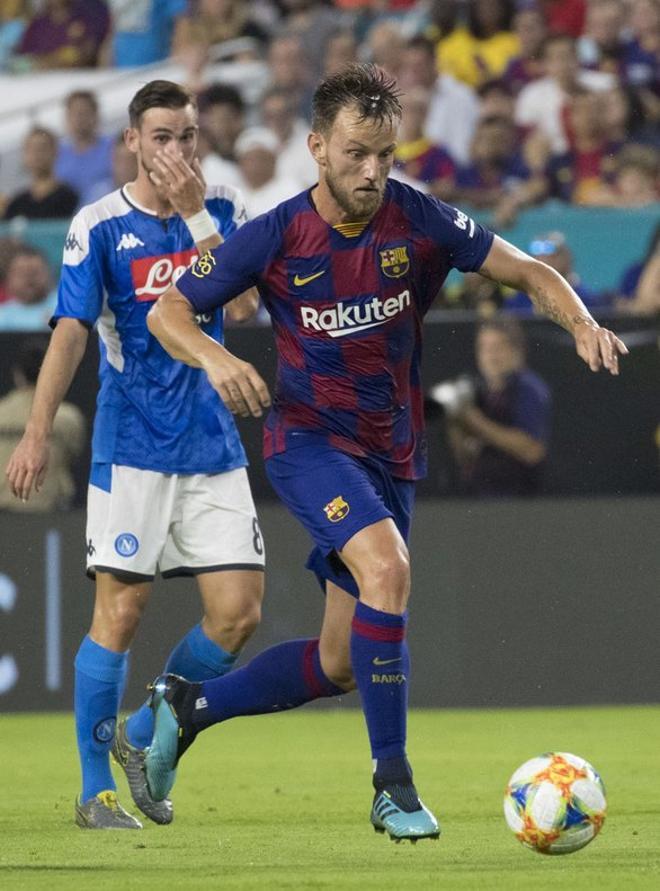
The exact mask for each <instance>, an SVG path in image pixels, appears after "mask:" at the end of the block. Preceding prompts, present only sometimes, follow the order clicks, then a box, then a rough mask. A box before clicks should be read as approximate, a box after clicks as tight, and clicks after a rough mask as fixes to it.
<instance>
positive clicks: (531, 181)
mask: <svg viewBox="0 0 660 891" xmlns="http://www.w3.org/2000/svg"><path fill="white" fill-rule="evenodd" d="M0 20H1V21H0V66H1V67H2V68H4V71H5V73H14V74H16V75H19V74H21V73H24V72H34V71H41V70H44V69H66V68H69V69H75V68H81V67H84V68H89V67H104V66H107V67H116V68H123V67H131V66H145V65H151V66H154V65H156V64H157V63H159V62H163V60H168V59H174V60H176V62H177V63H178V64H179V65H180V66H181V68H182V70H183V72H184V76H185V80H186V82H187V85H188V86H189V87H190V88H191V89H193V90H194V91H195V93H196V95H197V96H198V102H199V109H200V140H199V154H200V158H201V160H202V167H203V170H204V174H205V176H206V178H207V180H208V181H210V182H223V183H227V184H230V185H234V186H237V187H238V188H239V189H240V190H241V192H242V193H243V196H244V198H245V201H246V204H247V208H248V214H249V216H251V217H253V216H256V215H258V214H260V213H262V212H264V211H266V210H268V209H270V208H271V207H273V206H274V205H276V204H277V203H279V202H280V201H282V200H284V199H285V198H287V197H290V196H291V195H293V194H295V193H296V192H298V191H300V190H301V189H304V188H306V187H308V186H310V185H312V184H313V183H314V181H315V165H314V163H313V162H312V159H311V157H310V155H309V152H308V150H307V145H306V139H307V133H308V131H309V118H310V101H311V96H312V93H313V90H314V87H315V85H316V83H317V82H318V79H319V78H320V77H322V76H324V75H327V74H330V73H331V72H333V71H336V70H337V69H338V68H340V67H341V66H343V65H345V64H346V63H349V62H351V61H355V60H370V61H373V62H376V63H377V64H379V65H380V66H382V67H383V68H384V69H385V70H386V71H388V72H389V73H390V74H391V75H392V76H393V77H395V78H396V80H397V82H398V84H399V86H400V89H401V91H402V104H403V120H402V125H401V131H400V143H399V146H398V148H397V151H396V160H395V170H394V172H393V175H394V176H397V177H399V178H401V179H404V180H405V181H408V182H411V183H413V184H415V185H417V186H418V187H419V188H422V189H424V190H425V191H428V192H430V193H431V194H433V195H435V196H437V197H439V198H441V199H443V200H445V201H449V202H451V203H453V204H457V205H460V206H465V207H467V208H468V209H469V210H471V211H473V212H476V213H477V214H480V215H481V216H480V218H482V219H485V221H486V222H487V223H489V224H490V225H491V226H492V227H493V228H495V229H496V230H498V229H503V228H504V229H506V227H508V226H511V225H512V224H513V223H514V222H515V220H516V217H517V215H518V214H519V213H520V212H521V211H522V210H524V209H525V208H529V207H532V206H536V205H540V204H542V203H543V202H545V201H547V200H548V199H556V200H558V201H561V202H566V203H567V204H572V205H580V206H589V207H615V208H632V209H634V208H649V207H653V206H654V205H655V204H656V202H658V200H659V199H660V0H417V2H414V0H335V2H320V0H278V2H274V0H254V2H240V0H2V2H0ZM218 47H220V48H222V52H223V59H224V60H225V61H227V60H229V62H230V63H231V62H235V63H236V64H237V65H240V64H245V63H250V62H261V63H263V62H264V61H265V62H266V64H267V66H268V73H267V77H266V78H265V79H264V81H263V82H264V89H263V91H262V92H261V94H260V95H259V96H258V97H257V99H256V101H248V100H247V99H246V96H245V95H243V93H242V91H241V89H240V88H239V87H238V86H236V85H232V84H229V83H225V82H217V81H216V82H213V81H211V82H209V76H208V72H209V67H210V66H209V61H210V59H212V58H213V54H214V52H215V51H217V49H218ZM138 76H139V75H138ZM142 76H143V77H144V75H142ZM136 82H137V81H136ZM251 99H252V100H253V97H251ZM64 120H65V128H64V130H63V132H54V131H53V130H51V129H48V128H45V127H43V126H35V127H34V128H33V129H32V130H31V131H30V132H29V133H28V135H27V136H26V138H25V140H24V143H23V148H22V162H23V167H24V170H25V172H26V175H27V182H26V183H25V184H24V187H23V188H20V189H19V190H17V191H16V192H15V193H13V194H6V195H4V196H2V197H0V208H1V211H2V215H3V216H4V219H6V220H12V219H16V218H25V219H27V220H34V219H58V218H60V219H63V220H67V219H69V218H70V217H71V216H72V214H73V213H74V211H75V210H76V208H77V207H79V206H81V205H83V204H87V203H89V202H91V201H94V200H96V199H98V198H100V197H101V196H102V195H103V194H105V193H107V192H109V191H112V190H113V189H114V188H117V187H118V186H121V185H122V184H123V183H125V182H127V181H129V180H130V179H131V178H132V177H133V175H134V157H133V156H132V155H131V153H130V152H129V151H128V150H127V148H126V147H125V146H124V144H123V140H122V134H121V133H117V132H106V131H105V129H104V126H103V115H102V109H100V108H99V97H98V96H97V95H95V93H94V92H93V91H91V90H75V91H74V92H71V93H70V94H69V95H68V96H67V97H66V100H65V115H64ZM657 244H658V234H657V233H656V234H655V236H654V237H653V238H652V240H651V243H650V244H649V245H648V250H647V249H646V245H643V246H641V247H640V256H639V258H638V259H639V262H637V263H636V264H635V265H634V268H630V269H626V270H624V271H623V275H622V277H621V281H620V284H619V287H618V288H616V289H614V290H610V291H608V292H607V293H597V292H595V291H594V290H593V289H592V288H590V286H589V282H582V281H580V280H579V278H578V276H577V274H576V273H575V271H574V269H573V268H572V258H571V246H570V245H569V244H567V243H566V239H565V237H564V235H563V234H562V232H561V231H546V232H539V233H538V237H536V238H534V240H533V241H532V242H531V244H530V245H528V246H527V245H526V247H527V248H528V249H529V250H530V252H531V253H534V254H536V255H537V256H539V257H541V258H542V259H544V260H545V261H546V262H549V263H551V264H552V265H553V266H555V267H556V268H557V269H559V270H560V271H561V272H562V273H563V274H564V275H566V276H567V277H568V278H569V279H570V280H571V281H572V283H573V284H574V286H575V287H576V289H577V290H578V291H579V293H580V295H581V297H582V298H583V300H584V301H585V302H586V303H587V304H588V305H589V306H590V308H592V309H593V310H598V309H602V308H608V309H615V310H618V311H621V312H633V313H639V314H646V315H651V314H654V313H655V312H657V310H658V308H659V306H660V296H659V295H660V257H659V256H658V250H657ZM44 262H45V261H44V260H43V258H40V257H39V256H38V253H35V250H34V249H26V247H25V246H24V245H22V244H21V243H20V241H17V240H16V239H15V238H12V237H9V238H5V239H4V240H3V241H2V242H1V243H0V302H2V303H6V302H9V303H11V304H12V306H10V307H7V306H0V330H2V329H4V330H7V329H13V330H15V329H17V328H24V329H27V330H31V329H34V328H39V327H42V326H43V320H44V319H45V318H47V317H48V312H49V308H50V303H49V301H51V300H52V294H51V290H52V286H53V283H54V280H55V275H54V274H53V272H50V273H49V274H45V273H44V274H43V275H41V274H40V275H39V276H33V275H24V274H23V271H24V269H25V268H27V267H28V266H29V267H33V268H36V267H37V266H39V267H41V266H43V263H44ZM40 271H41V270H40ZM46 271H47V270H46ZM24 279H25V280H27V279H29V280H30V282H31V285H30V287H27V288H26V287H25V286H24V285H22V282H23V280H24ZM37 281H38V282H39V285H38V286H37V284H36V282H37ZM45 281H46V282H49V285H47V284H44V282H45ZM26 289H27V290H29V291H30V295H29V296H25V294H24V292H25V290H26ZM44 290H45V291H46V296H45V297H44ZM26 302H27V303H28V304H29V305H28V306H27V308H26V309H25V311H24V305H25V304H26ZM35 302H36V303H39V304H41V306H40V309H38V310H35V309H34V304H35ZM437 305H438V306H439V307H443V306H445V307H447V306H449V307H460V308H466V309H475V308H476V309H477V310H480V311H484V312H490V311H493V310H497V309H500V308H505V309H506V310H507V311H509V312H513V313H517V314H522V315H524V314H530V313H531V312H532V308H531V304H530V303H529V300H528V299H527V298H526V296H525V295H516V294H513V293H509V292H508V291H506V289H502V288H500V287H498V286H495V285H493V284H492V283H490V282H487V281H485V280H483V279H481V278H480V277H478V276H468V277H466V278H465V279H463V280H462V281H461V284H460V286H456V285H455V286H454V287H453V288H449V289H447V290H446V291H445V292H443V293H442V294H440V295H439V298H438V304H437Z"/></svg>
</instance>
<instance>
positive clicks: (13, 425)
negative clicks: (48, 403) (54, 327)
mask: <svg viewBox="0 0 660 891" xmlns="http://www.w3.org/2000/svg"><path fill="white" fill-rule="evenodd" d="M44 353H45V344H44V343H43V342H42V341H41V340H36V339H32V338H28V339H26V340H24V341H23V342H22V344H21V346H20V347H19V348H18V351H17V354H16V358H15V360H14V362H13V363H12V378H13V383H14V388H13V389H12V390H11V391H10V392H9V393H7V394H6V395H5V396H3V398H2V399H0V464H1V466H2V467H6V466H7V461H8V460H9V456H10V455H11V454H12V452H13V451H14V448H15V446H16V445H17V444H18V442H19V440H20V439H21V438H22V436H23V431H24V429H25V425H26V423H27V420H28V416H29V414H30V408H31V406H32V398H33V396H34V386H35V384H36V381H37V375H38V374H39V369H40V367H41V363H42V361H43V357H44ZM84 436H85V421H84V419H83V415H82V413H81V411H80V409H78V408H77V407H76V406H75V405H72V404H71V403H70V402H63V403H62V404H61V405H60V407H59V409H58V411H57V414H56V416H55V420H54V423H53V433H52V438H51V448H50V459H49V470H48V475H47V477H46V478H45V479H44V480H43V482H40V484H39V487H38V489H37V490H36V492H35V493H34V494H33V496H32V497H31V498H30V500H29V501H20V500H19V499H18V498H15V497H14V496H13V495H12V493H11V491H10V490H9V486H8V484H7V478H6V477H5V475H4V473H3V474H2V475H1V476H0V510H11V511H18V512H22V513H26V512H29V513H37V512H39V513H46V512H48V511H53V510H65V509H66V508H68V507H70V506H71V502H72V500H73V496H74V494H75V488H74V483H73V478H72V476H71V467H72V465H73V462H74V461H75V459H76V458H77V457H78V455H79V454H80V452H81V451H82V447H83V444H84Z"/></svg>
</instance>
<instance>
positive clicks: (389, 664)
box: [351, 601, 412, 782]
mask: <svg viewBox="0 0 660 891" xmlns="http://www.w3.org/2000/svg"><path fill="white" fill-rule="evenodd" d="M351 662H352V665H353V676H354V677H355V682H356V684H357V688H358V690H359V691H360V697H361V699H362V710H363V711H364V717H365V720H366V722H367V731H368V733H369V742H370V743H371V754H372V756H373V758H374V759H375V760H376V768H375V781H376V779H380V774H381V773H383V771H386V772H387V775H388V779H390V780H393V778H396V780H397V781H398V782H403V781H404V780H408V781H410V780H411V779H412V776H411V775H410V767H409V766H408V762H407V760H406V717H407V711H408V676H409V674H410V658H409V655H408V644H407V643H406V616H405V615H403V616H396V615H394V614H392V613H384V612H381V611H380V610H376V609H372V608H371V607H370V606H366V605H365V604H364V603H362V602H360V601H358V604H357V606H356V608H355V615H354V617H353V624H352V630H351ZM379 764H380V767H381V768H382V769H381V770H379ZM409 775H410V779H409Z"/></svg>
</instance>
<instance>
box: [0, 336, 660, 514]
mask: <svg viewBox="0 0 660 891" xmlns="http://www.w3.org/2000/svg"><path fill="white" fill-rule="evenodd" d="M608 324H611V325H612V327H614V328H615V329H616V330H618V331H620V333H621V334H622V336H623V337H624V338H625V339H626V341H627V342H628V344H629V346H630V349H631V354H630V356H627V357H626V358H625V360H624V362H623V363H622V366H623V370H622V374H621V375H620V377H618V378H614V377H611V376H610V375H607V374H604V373H601V374H598V375H595V374H593V373H592V372H590V371H589V370H588V368H587V367H586V366H585V365H584V364H583V363H582V362H581V361H580V360H579V359H578V358H577V357H576V355H575V350H574V346H573V340H572V338H571V337H569V335H568V334H566V333H565V332H564V331H562V330H561V329H559V328H557V326H555V325H552V324H550V323H547V322H542V321H535V320H530V321H528V322H527V323H526V325H525V328H526V332H527V337H528V342H529V359H530V365H531V366H532V368H534V369H535V370H536V371H538V372H539V373H540V374H541V375H542V376H543V377H544V378H545V379H546V380H547V382H548V383H549V385H550V386H551V388H552V391H553V396H554V411H553V416H554V417H553V431H552V441H551V445H550V453H549V468H548V475H547V485H546V489H547V491H548V493H549V494H553V495H588V494H593V493H602V494H613V495H620V494H625V493H628V494H632V493H641V494H648V493H649V492H652V491H660V480H659V475H658V446H657V445H656V435H657V434H656V431H657V429H658V424H659V422H660V412H659V407H660V352H659V351H658V331H657V326H656V325H655V323H653V322H642V321H640V320H631V319H628V320H619V321H612V322H608ZM44 340H45V337H44ZM95 341H96V338H95V337H92V338H90V348H89V349H88V351H87V354H86V356H85V359H84V360H83V364H82V367H81V369H80V372H79V373H78V375H77V377H76V379H75V381H74V383H73V386H72V388H71V392H70V396H69V398H70V399H71V401H73V402H75V403H77V404H78V405H80V406H81V407H82V408H83V410H84V411H85V413H86V415H87V416H88V417H89V418H91V417H92V415H93V411H94V400H95V398H96V379H97V374H96V367H97V363H98V352H97V350H96V342H95ZM18 342H19V336H17V335H6V334H5V335H0V394H1V393H2V392H4V391H5V390H7V389H8V388H9V386H10V373H9V371H10V367H11V359H12V355H13V353H14V351H15V349H16V345H17V343H18ZM473 342H474V321H473V320H467V319H466V320H460V319H454V320H451V321H449V320H447V319H445V320H444V321H429V322H428V324H427V325H426V329H425V352H424V381H425V384H426V386H427V387H429V386H430V385H431V384H432V383H435V382H436V381H438V380H443V379H445V378H449V377H455V376H456V375H458V374H461V373H464V372H466V371H468V372H469V371H471V370H473V367H474V366H473ZM227 345H228V347H229V348H230V349H231V350H233V351H235V352H236V354H237V355H239V356H241V357H242V358H245V359H247V360H248V361H250V362H252V363H253V364H254V365H255V367H256V368H257V369H258V370H259V371H260V372H261V373H262V375H263V376H264V378H265V379H266V381H267V383H268V384H269V385H272V383H273V381H274V377H275V351H274V348H273V337H272V333H271V331H270V329H269V328H254V327H249V328H232V329H230V330H229V331H228V332H227ZM239 425H240V428H241V434H242V436H243V439H244V441H245V446H246V449H247V452H248V455H249V458H250V462H251V465H252V467H251V479H252V486H253V489H254V493H255V496H256V498H257V499H259V500H263V499H264V498H273V497H274V495H273V492H272V489H271V488H270V484H269V483H268V480H267V479H266V476H265V473H264V469H263V462H262V461H261V428H262V424H261V421H257V420H253V419H251V420H247V421H243V420H240V419H239ZM428 426H429V463H430V468H429V476H428V479H426V480H424V481H423V482H422V483H421V484H420V489H419V491H420V492H421V493H422V494H424V495H436V496H437V495H455V494H457V481H456V479H455V474H454V472H453V469H452V462H451V460H450V457H449V453H448V450H447V445H446V442H445V437H444V422H443V421H442V419H441V418H440V417H438V416H437V415H434V414H430V416H429V418H428ZM88 466H89V454H86V455H83V456H82V458H81V460H80V463H79V466H78V473H77V479H78V489H79V500H78V503H79V504H80V505H82V504H83V498H84V491H85V486H86V479H87V473H88Z"/></svg>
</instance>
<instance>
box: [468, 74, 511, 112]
mask: <svg viewBox="0 0 660 891" xmlns="http://www.w3.org/2000/svg"><path fill="white" fill-rule="evenodd" d="M477 94H478V96H479V117H480V118H492V117H496V118H507V120H510V121H513V119H514V115H515V110H516V100H515V98H514V95H513V92H512V90H511V88H510V87H509V86H508V84H507V83H506V81H504V80H488V81H486V83H485V84H482V85H481V86H480V87H479V89H478V91H477Z"/></svg>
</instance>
